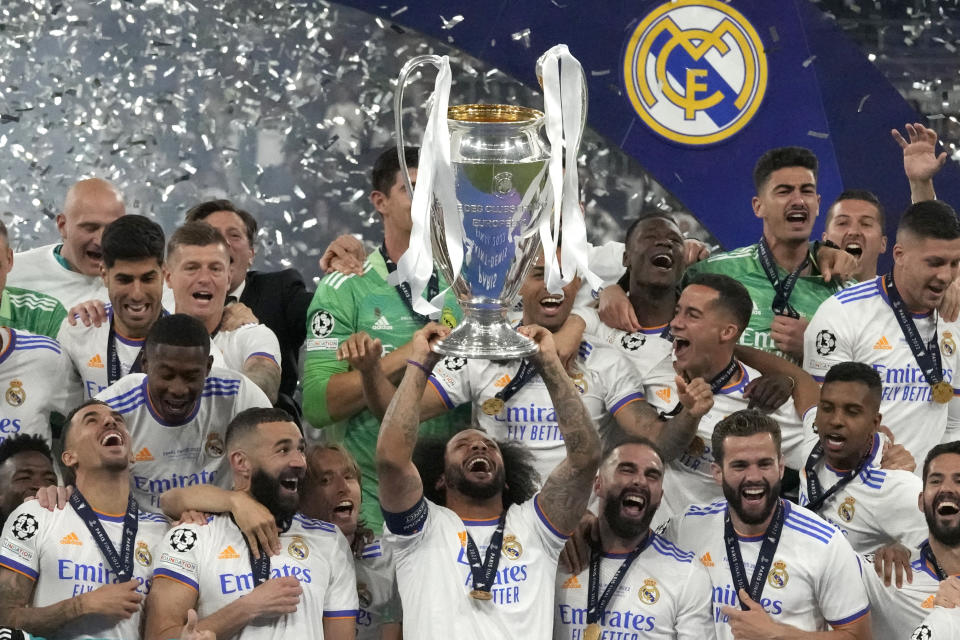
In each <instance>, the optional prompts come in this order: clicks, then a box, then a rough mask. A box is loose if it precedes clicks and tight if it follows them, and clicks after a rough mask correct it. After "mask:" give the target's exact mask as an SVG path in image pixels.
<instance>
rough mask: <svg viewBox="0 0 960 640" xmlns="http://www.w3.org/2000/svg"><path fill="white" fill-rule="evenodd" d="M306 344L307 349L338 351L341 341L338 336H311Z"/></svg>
mask: <svg viewBox="0 0 960 640" xmlns="http://www.w3.org/2000/svg"><path fill="white" fill-rule="evenodd" d="M306 345H307V351H336V350H337V347H339V346H340V341H339V340H337V339H336V338H310V339H309V340H307V342H306Z"/></svg>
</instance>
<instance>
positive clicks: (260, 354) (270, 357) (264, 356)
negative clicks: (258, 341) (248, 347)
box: [247, 351, 277, 362]
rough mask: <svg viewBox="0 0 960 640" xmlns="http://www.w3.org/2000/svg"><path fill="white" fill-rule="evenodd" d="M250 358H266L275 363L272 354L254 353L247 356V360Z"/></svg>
mask: <svg viewBox="0 0 960 640" xmlns="http://www.w3.org/2000/svg"><path fill="white" fill-rule="evenodd" d="M250 358H266V359H268V360H273V361H274V362H276V361H277V359H276V357H274V355H273V354H272V353H267V352H266V351H254V352H253V353H251V354H250V355H248V356H247V360H249V359H250Z"/></svg>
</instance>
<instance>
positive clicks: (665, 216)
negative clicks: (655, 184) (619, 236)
mask: <svg viewBox="0 0 960 640" xmlns="http://www.w3.org/2000/svg"><path fill="white" fill-rule="evenodd" d="M654 218H660V219H662V220H666V221H667V222H669V223H671V224H673V225H675V226H676V227H677V228H680V225H679V224H677V221H676V220H675V219H674V217H673V216H672V215H670V214H669V213H666V212H662V211H655V212H653V213H651V214H649V215H646V216H643V217H642V218H637V219H636V220H634V221H633V222H631V223H630V226H629V227H627V233H626V234H625V235H624V236H623V243H624V244H625V245H627V246H630V236H632V235H633V232H634V231H636V230H637V229H638V228H639V227H640V225H641V224H643V223H644V222H646V221H647V220H653V219H654Z"/></svg>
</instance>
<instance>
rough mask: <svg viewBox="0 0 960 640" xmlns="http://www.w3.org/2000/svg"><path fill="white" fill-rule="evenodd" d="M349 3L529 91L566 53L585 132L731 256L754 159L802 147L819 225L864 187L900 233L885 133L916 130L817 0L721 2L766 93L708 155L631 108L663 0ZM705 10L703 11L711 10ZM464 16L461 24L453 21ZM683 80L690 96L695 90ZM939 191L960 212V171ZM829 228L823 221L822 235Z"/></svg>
mask: <svg viewBox="0 0 960 640" xmlns="http://www.w3.org/2000/svg"><path fill="white" fill-rule="evenodd" d="M341 2H342V3H343V4H347V5H351V6H354V7H356V8H359V9H362V10H364V11H367V12H370V13H373V14H376V15H379V16H382V17H383V18H385V19H388V20H392V21H393V22H395V23H397V24H400V25H406V26H408V27H410V28H413V29H416V30H418V31H421V32H423V33H425V34H428V35H430V36H432V37H435V38H437V39H440V40H443V41H445V42H449V43H450V44H451V45H453V46H456V47H458V48H461V49H463V50H464V51H466V52H468V53H470V54H471V55H474V56H476V57H478V58H480V59H482V60H484V61H486V62H488V63H489V64H491V65H495V66H497V67H499V68H501V69H502V70H504V71H505V72H507V73H509V74H511V75H513V76H514V77H516V78H518V79H520V80H521V81H523V82H525V83H528V84H530V85H531V86H536V82H537V80H536V77H535V74H534V65H535V61H536V59H537V57H539V55H540V54H541V53H542V52H543V51H545V50H546V49H548V48H549V47H551V46H553V45H555V44H558V43H565V44H567V45H568V46H569V47H570V51H571V52H572V53H573V55H574V56H576V57H577V58H578V59H579V60H580V62H581V63H582V64H583V67H584V69H585V71H586V73H587V79H588V84H589V90H590V106H589V124H590V126H591V127H593V129H594V130H595V131H597V132H598V133H600V134H601V135H603V136H605V137H606V138H607V139H608V140H609V141H610V142H611V143H612V144H615V145H618V146H619V147H621V148H622V149H623V150H624V151H625V152H626V153H628V154H629V155H631V156H632V157H634V158H635V159H636V160H637V161H638V162H639V163H640V164H641V165H642V166H643V167H644V168H646V169H647V170H648V171H650V172H651V173H652V174H653V175H654V176H655V177H656V179H657V180H658V181H659V182H660V183H661V184H662V185H663V186H664V187H666V188H667V189H669V190H670V191H671V192H672V193H673V194H674V195H676V196H677V198H678V199H679V200H680V201H682V202H683V203H684V204H685V205H686V206H687V207H688V208H689V209H690V210H691V211H692V212H693V213H694V214H695V215H696V216H697V217H698V218H699V219H700V220H701V221H702V222H703V223H704V225H705V226H706V227H707V228H708V229H709V230H710V231H711V232H712V233H713V234H714V235H715V236H716V237H717V238H718V239H719V240H720V241H721V243H722V245H723V246H724V247H725V248H732V247H736V246H741V245H745V244H750V243H752V242H755V241H756V240H757V238H758V237H759V233H760V223H759V221H758V220H757V219H756V218H754V217H753V213H752V210H751V207H750V199H751V197H752V196H753V195H754V188H753V184H752V180H751V173H752V169H753V165H754V163H755V161H756V159H757V157H759V155H760V154H762V153H763V152H764V151H765V150H767V149H769V148H771V147H776V146H785V145H800V146H805V147H808V148H810V149H812V150H813V151H814V152H815V153H816V154H817V156H818V157H819V159H820V166H821V168H820V177H819V191H820V193H821V195H822V196H823V206H822V207H821V214H822V213H823V212H825V210H826V208H827V207H828V206H829V204H830V203H831V202H832V201H833V199H834V198H835V197H836V196H837V195H838V194H839V193H840V192H841V191H842V190H843V189H844V188H865V189H869V190H871V191H873V192H874V193H876V194H877V195H878V196H879V197H880V200H881V201H882V202H883V203H884V205H885V206H886V208H887V210H888V212H890V215H889V216H888V218H889V219H888V222H887V232H888V235H892V233H893V230H894V229H895V227H896V220H897V218H898V214H899V213H900V212H901V211H903V209H904V208H905V207H906V206H907V205H908V204H909V189H908V185H907V181H906V179H905V178H904V176H903V171H902V156H901V152H900V149H899V147H898V146H897V145H896V143H895V142H894V141H893V140H892V139H891V138H890V135H889V131H890V129H892V128H897V127H900V128H902V126H903V124H904V123H906V122H916V121H922V118H921V116H920V115H918V114H917V113H916V112H915V111H914V110H913V109H912V108H911V107H910V106H909V104H908V103H907V102H906V101H905V100H904V99H903V98H902V97H901V96H900V95H899V94H898V93H897V91H896V89H894V87H893V86H892V85H890V83H889V82H887V81H886V79H885V78H884V77H883V76H882V74H881V73H880V72H879V71H878V70H877V69H876V68H875V67H874V66H873V65H872V64H871V63H870V62H869V61H868V60H867V58H866V57H865V55H864V54H863V53H862V52H861V51H860V50H859V49H858V48H857V46H856V45H855V44H854V43H853V42H851V41H850V40H849V38H847V36H846V35H845V34H844V33H843V32H842V31H841V30H840V29H839V28H838V27H836V26H835V25H834V24H833V23H832V21H831V20H830V19H828V18H827V17H826V16H825V15H824V14H823V13H822V12H821V11H820V10H819V9H818V8H817V7H816V6H815V5H813V4H811V3H810V2H809V0H778V1H777V2H770V1H769V0H731V2H729V3H714V4H722V5H725V6H729V7H732V8H733V9H735V11H737V12H739V13H740V14H742V17H743V18H745V19H746V22H748V23H749V24H750V25H752V27H753V30H754V31H755V33H756V35H757V37H758V38H759V41H760V42H761V43H762V50H763V54H764V55H765V58H766V63H767V83H766V90H765V94H764V96H763V98H762V101H761V102H760V105H759V108H758V109H757V110H756V112H755V114H754V115H753V117H752V119H751V120H749V122H748V123H747V124H746V125H745V126H743V127H742V128H741V129H740V130H739V131H738V132H737V133H735V134H733V135H731V136H730V137H727V138H726V139H724V140H722V141H718V142H714V143H713V144H709V145H703V146H690V145H687V144H681V143H679V142H675V141H672V140H669V139H667V138H665V137H663V136H661V135H660V134H658V133H656V132H654V131H653V130H652V129H651V128H650V126H648V125H647V124H646V123H645V122H644V120H643V119H641V118H640V117H639V115H638V112H637V111H636V110H635V109H634V107H633V105H632V104H631V102H630V99H629V97H628V91H627V86H626V85H625V80H624V55H625V53H626V52H627V48H628V43H629V41H630V38H631V36H632V35H633V33H634V30H635V29H636V27H637V26H638V25H639V24H640V23H641V22H642V21H643V20H644V18H646V17H647V16H649V15H650V14H651V13H652V12H654V11H655V10H657V9H658V8H659V7H662V6H663V5H664V4H669V3H665V2H664V1H663V0H652V1H639V2H638V1H636V0H634V1H631V2H617V1H607V2H584V1H577V0H527V1H525V2H511V1H510V0H500V1H491V0H488V1H487V2H484V3H478V2H472V1H471V2H467V1H464V0H419V1H418V2H416V3H410V2H409V0H341ZM702 2H703V4H706V5H707V6H708V7H709V6H710V3H711V0H702ZM675 6H676V5H675ZM664 10H665V9H664ZM441 15H442V16H443V17H444V18H446V21H444V20H443V19H442V18H441ZM457 15H460V16H462V17H463V19H462V21H460V22H458V23H454V21H452V20H451V19H452V18H453V17H454V16H457ZM675 15H676V14H675ZM451 25H453V26H451ZM690 33H693V32H690ZM661 35H662V34H661ZM702 35H703V34H701V36H702ZM663 42H664V40H661V41H660V43H659V44H660V45H662V44H663ZM687 42H688V43H689V44H691V46H695V45H699V44H700V43H701V42H702V38H699V39H698V37H697V36H696V34H694V35H693V36H691V37H690V38H689V39H687ZM680 53H681V54H683V52H680ZM714 54H717V51H714V52H712V53H711V55H714ZM684 55H685V54H684ZM691 59H696V55H694V56H693V58H691ZM718 60H719V58H717V57H716V56H715V55H714V57H712V58H711V57H710V56H707V55H705V56H703V58H701V59H700V66H702V67H704V68H705V69H707V70H710V76H709V77H706V76H705V79H704V80H703V81H704V82H706V83H707V84H709V85H711V88H710V89H709V90H707V91H704V92H702V95H704V96H705V95H707V94H709V93H710V92H712V91H713V85H712V83H713V81H714V79H715V78H713V76H714V75H716V74H714V73H713V71H712V67H711V65H712V64H715V63H718ZM673 62H674V63H676V60H675V59H674V60H673ZM641 67H642V65H641ZM671 71H673V69H672V68H671ZM641 72H642V71H641ZM703 73H704V74H706V73H707V72H706V71H704V72H703ZM728 75H729V74H728ZM694 81H697V78H694ZM680 82H681V83H682V82H683V79H681V80H680ZM686 82H687V85H686V86H690V84H689V83H690V80H689V79H687V81H686ZM721 82H722V81H721ZM681 88H682V87H681ZM697 97H700V96H697ZM730 98H731V100H732V97H730ZM531 106H537V105H531ZM936 186H937V192H938V195H939V197H940V198H942V199H944V200H947V201H949V202H951V203H954V204H956V203H958V202H960V169H958V167H957V166H956V165H955V164H954V163H950V164H949V165H948V166H947V167H945V168H944V170H943V171H941V173H940V174H939V176H938V179H937V184H936ZM822 223H823V215H821V218H820V220H819V222H818V225H817V236H818V237H819V230H820V229H821V228H822Z"/></svg>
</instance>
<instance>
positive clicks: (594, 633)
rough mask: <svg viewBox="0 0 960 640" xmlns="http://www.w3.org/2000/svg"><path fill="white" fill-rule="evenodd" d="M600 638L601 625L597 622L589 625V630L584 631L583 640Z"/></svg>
mask: <svg viewBox="0 0 960 640" xmlns="http://www.w3.org/2000/svg"><path fill="white" fill-rule="evenodd" d="M599 638H600V625H599V624H597V623H596V622H591V623H590V624H588V625H587V628H586V629H584V631H583V640H599Z"/></svg>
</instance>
